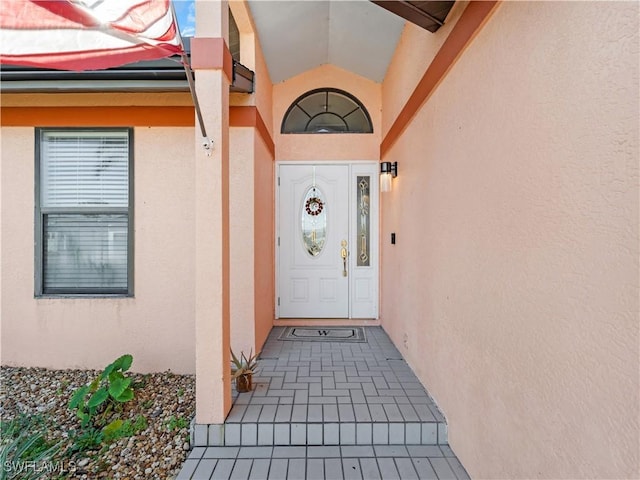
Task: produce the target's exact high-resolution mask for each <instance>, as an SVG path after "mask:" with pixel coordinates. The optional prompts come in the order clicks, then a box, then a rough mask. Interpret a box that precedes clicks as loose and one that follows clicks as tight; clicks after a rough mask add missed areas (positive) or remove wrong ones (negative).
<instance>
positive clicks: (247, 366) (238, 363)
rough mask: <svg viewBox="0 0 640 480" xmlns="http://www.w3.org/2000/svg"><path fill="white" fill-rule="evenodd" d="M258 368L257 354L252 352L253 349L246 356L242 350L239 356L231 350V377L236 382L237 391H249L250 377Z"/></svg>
mask: <svg viewBox="0 0 640 480" xmlns="http://www.w3.org/2000/svg"><path fill="white" fill-rule="evenodd" d="M257 368H258V355H254V354H253V349H252V350H251V351H250V352H249V356H248V357H247V356H246V355H245V354H244V352H240V358H238V357H237V356H236V354H235V353H233V350H231V377H232V378H233V379H234V380H235V382H236V390H238V392H249V391H251V388H252V380H251V377H252V376H253V374H254V373H256V369H257Z"/></svg>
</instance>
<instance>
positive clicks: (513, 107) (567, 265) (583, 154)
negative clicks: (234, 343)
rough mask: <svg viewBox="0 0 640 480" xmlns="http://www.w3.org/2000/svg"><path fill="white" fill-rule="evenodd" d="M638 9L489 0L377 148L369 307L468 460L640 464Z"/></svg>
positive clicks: (570, 469) (546, 468) (472, 463)
mask: <svg viewBox="0 0 640 480" xmlns="http://www.w3.org/2000/svg"><path fill="white" fill-rule="evenodd" d="M638 18H639V7H638V4H637V3H633V2H626V3H625V2H619V3H608V2H607V3H605V2H602V3H597V2H504V3H503V4H502V5H500V6H499V7H498V9H497V10H496V12H495V13H494V15H493V17H492V18H491V19H490V20H489V22H488V23H487V24H486V26H485V27H484V30H483V31H481V32H480V34H479V35H478V37H477V38H476V39H475V41H474V43H473V44H472V45H471V46H470V47H469V49H468V50H467V51H466V52H465V53H464V54H463V56H462V57H461V59H460V60H459V61H458V63H457V64H455V65H454V67H453V69H452V70H451V71H450V72H449V74H448V76H447V77H446V78H445V79H444V81H443V82H442V83H441V84H440V86H439V87H438V89H437V90H436V91H435V93H434V94H433V96H432V97H431V98H430V99H429V100H428V101H427V103H426V104H425V105H424V106H423V108H422V109H421V111H420V112H419V113H418V114H417V115H416V116H415V117H414V119H413V121H412V122H411V123H410V125H409V126H408V128H407V129H406V130H405V132H404V133H403V135H402V136H401V137H400V138H399V140H398V141H397V143H396V144H395V145H394V146H393V147H392V148H391V150H390V151H389V153H388V155H386V158H385V160H397V161H398V162H399V168H400V174H399V177H398V178H397V179H395V181H394V190H393V192H391V193H388V194H383V205H382V212H383V215H382V223H383V233H382V238H383V239H384V238H388V237H389V233H390V232H396V235H397V245H395V246H392V245H389V244H388V242H383V251H382V256H383V265H382V277H383V279H382V297H383V300H382V321H383V325H384V328H385V329H386V330H387V332H389V334H390V335H391V337H392V339H393V340H394V342H395V343H396V345H397V346H398V348H399V349H400V350H401V352H402V354H403V355H404V356H405V358H406V359H407V360H408V362H409V363H410V364H411V366H412V368H413V369H414V370H415V372H416V373H417V374H418V376H419V377H420V379H421V380H422V381H424V383H425V384H426V385H427V386H428V388H429V390H430V392H431V393H432V394H433V395H434V397H435V399H436V401H437V402H438V403H439V405H440V407H441V408H442V410H443V411H444V414H445V415H446V417H447V419H448V422H449V439H450V443H451V446H452V447H453V449H454V450H455V452H456V453H457V454H458V456H459V458H460V460H461V461H462V463H463V464H464V465H465V467H466V468H467V470H468V471H469V473H470V475H471V477H472V478H638V475H640V471H639V457H638V452H639V449H638V446H639V438H638V432H639V425H638V421H639V418H640V407H639V405H640V402H639V400H640V399H639V395H640V393H639V392H640V385H639V378H638V358H639V347H638V346H639V340H640V338H639V335H638V329H639V318H638V315H639V313H638V312H639V304H638V293H639V287H638V271H639V265H638V257H639V252H638V243H639V242H638V227H639V226H638V215H639V212H638V196H639V189H638V158H639V150H638V131H639V111H638V104H639V102H638V92H639V84H638V53H639V52H638V45H639V42H638V30H639V28H638ZM416 48H419V46H418V45H416ZM402 52H404V53H405V54H408V50H399V51H398V54H402ZM406 63H407V62H405V59H404V58H396V59H394V65H395V67H394V68H402V67H401V66H402V65H405V64H406ZM400 73H401V72H400ZM400 73H398V72H396V73H393V74H392V75H396V76H399V75H400ZM390 78H391V77H390ZM390 87H392V84H386V82H385V84H384V85H383V98H384V99H387V98H389V97H393V96H394V95H395V92H394V91H392V90H388V88H390ZM384 105H385V106H386V103H385V104H384Z"/></svg>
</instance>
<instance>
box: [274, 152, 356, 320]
mask: <svg viewBox="0 0 640 480" xmlns="http://www.w3.org/2000/svg"><path fill="white" fill-rule="evenodd" d="M279 177H280V190H279V194H280V205H279V207H280V208H279V225H280V247H279V248H280V252H279V253H280V265H279V287H280V288H279V294H280V299H279V301H280V305H279V307H280V308H279V314H280V317H290V318H291V317H295V318H347V317H348V316H349V278H348V276H344V275H343V270H344V268H343V262H342V257H341V256H340V253H341V242H342V240H345V241H348V238H349V216H348V205H349V192H348V187H347V184H348V181H349V166H348V165H321V166H315V167H314V166H312V165H282V166H281V167H280V172H279ZM314 187H315V189H316V190H315V193H311V192H313V191H314V190H312V189H313V188H314ZM310 196H311V197H310ZM313 198H319V199H320V202H319V205H320V206H318V205H315V207H314V205H313V202H312V203H309V202H307V201H305V199H307V200H310V199H313ZM309 206H311V208H316V209H318V208H319V209H321V212H320V214H318V215H313V213H315V212H316V211H317V210H314V211H313V212H312V213H308V212H307V208H308V207H309ZM303 222H306V224H305V225H306V230H305V229H303ZM305 232H306V236H307V238H308V239H309V240H308V243H305V239H304V235H305ZM322 232H324V235H323V234H322ZM314 240H315V241H316V243H313V241H314ZM309 245H311V249H312V250H313V249H314V247H315V248H317V251H315V250H313V251H310V247H309ZM347 268H348V266H347Z"/></svg>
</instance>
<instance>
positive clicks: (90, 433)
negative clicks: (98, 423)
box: [68, 426, 104, 454]
mask: <svg viewBox="0 0 640 480" xmlns="http://www.w3.org/2000/svg"><path fill="white" fill-rule="evenodd" d="M69 438H70V439H71V441H72V442H73V443H72V445H71V448H70V449H69V452H68V453H69V454H72V453H74V452H84V451H86V450H98V449H99V448H100V446H101V445H102V441H103V440H104V433H102V430H101V429H100V428H95V427H93V426H88V427H85V428H83V429H82V430H79V431H71V432H70V433H69Z"/></svg>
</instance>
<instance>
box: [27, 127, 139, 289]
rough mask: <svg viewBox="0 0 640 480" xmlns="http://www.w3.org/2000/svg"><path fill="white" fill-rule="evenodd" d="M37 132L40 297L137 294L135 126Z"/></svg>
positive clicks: (37, 281)
mask: <svg viewBox="0 0 640 480" xmlns="http://www.w3.org/2000/svg"><path fill="white" fill-rule="evenodd" d="M36 136H37V140H36V242H35V244H36V262H35V264H36V275H35V276H36V295H38V296H39V295H132V294H133V281H132V280H133V275H132V263H133V255H132V252H133V248H132V247H133V241H132V240H133V236H132V233H133V228H132V204H133V195H132V182H131V172H132V163H133V162H132V144H133V141H132V139H133V132H132V130H131V129H37V130H36Z"/></svg>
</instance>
